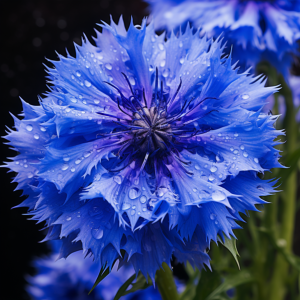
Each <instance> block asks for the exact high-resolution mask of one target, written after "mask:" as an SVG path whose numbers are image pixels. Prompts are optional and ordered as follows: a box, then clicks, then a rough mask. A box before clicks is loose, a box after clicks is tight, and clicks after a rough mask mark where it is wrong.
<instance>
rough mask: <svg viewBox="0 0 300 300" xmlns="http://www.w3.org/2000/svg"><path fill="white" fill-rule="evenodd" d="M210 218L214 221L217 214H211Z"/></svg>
mask: <svg viewBox="0 0 300 300" xmlns="http://www.w3.org/2000/svg"><path fill="white" fill-rule="evenodd" d="M209 217H210V219H211V220H214V219H215V218H216V217H217V215H215V214H210V216H209Z"/></svg>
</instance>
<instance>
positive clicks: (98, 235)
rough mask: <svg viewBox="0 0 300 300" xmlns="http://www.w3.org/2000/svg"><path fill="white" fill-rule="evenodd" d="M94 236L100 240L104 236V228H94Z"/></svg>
mask: <svg viewBox="0 0 300 300" xmlns="http://www.w3.org/2000/svg"><path fill="white" fill-rule="evenodd" d="M92 236H93V237H94V238H95V239H97V240H100V239H101V238H102V237H103V230H102V229H101V228H99V229H93V230H92Z"/></svg>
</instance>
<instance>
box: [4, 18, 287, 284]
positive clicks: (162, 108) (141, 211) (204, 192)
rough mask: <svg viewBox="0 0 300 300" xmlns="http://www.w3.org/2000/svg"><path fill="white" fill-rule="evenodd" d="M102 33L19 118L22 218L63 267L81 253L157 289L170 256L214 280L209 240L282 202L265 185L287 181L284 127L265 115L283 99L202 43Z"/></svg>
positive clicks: (15, 142)
mask: <svg viewBox="0 0 300 300" xmlns="http://www.w3.org/2000/svg"><path fill="white" fill-rule="evenodd" d="M103 27H104V30H103V32H102V34H100V33H99V32H97V38H96V39H95V42H96V46H93V45H92V44H91V43H90V42H89V41H88V40H87V39H85V40H83V41H82V42H83V44H82V46H81V47H80V46H77V47H76V58H73V57H71V56H70V55H68V57H67V58H65V57H62V56H60V60H59V61H52V63H53V64H54V66H55V68H54V69H51V68H48V72H49V79H50V81H51V83H52V87H51V88H50V92H48V93H47V94H46V95H45V96H44V98H43V99H41V105H40V106H31V105H29V104H27V103H25V102H23V109H24V119H23V120H22V121H20V120H18V119H17V118H15V127H16V131H10V133H9V134H8V136H7V139H8V140H9V144H10V145H11V146H13V147H14V149H16V150H17V151H18V152H19V153H20V154H19V155H18V156H17V157H16V158H14V159H13V162H9V163H7V165H8V166H9V167H10V168H11V170H13V171H15V172H17V173H18V175H17V177H16V178H15V181H16V182H18V189H23V190H24V194H28V195H29V197H28V199H27V200H25V201H24V202H23V203H22V204H21V205H20V206H26V207H29V209H30V211H31V214H33V219H35V220H38V221H39V222H42V221H46V224H47V226H48V228H49V231H48V234H47V237H46V239H45V240H52V239H62V241H63V246H62V250H61V251H60V257H67V256H68V255H69V254H70V253H72V252H74V251H78V250H80V249H83V250H84V254H87V253H90V252H91V253H92V254H93V256H94V257H95V259H96V260H97V261H100V264H101V266H105V265H106V266H108V267H109V268H112V266H113V264H114V261H115V260H116V259H119V260H121V262H122V261H125V260H128V261H129V262H130V263H131V264H132V265H133V267H134V269H135V271H136V272H138V271H139V270H141V272H142V273H143V274H144V275H145V276H147V274H149V276H150V277H151V278H152V279H154V275H155V272H156V270H157V269H159V268H160V267H161V265H162V263H163V262H166V263H167V264H168V265H170V259H171V256H172V254H174V255H175V257H176V258H177V260H178V261H179V262H187V261H189V262H190V263H191V264H192V265H193V266H197V267H198V268H200V269H201V268H202V267H203V265H204V264H206V265H208V266H209V256H208V255H207V253H206V252H207V248H209V247H210V242H211V240H213V241H217V236H218V235H219V236H221V238H223V239H224V236H227V237H230V235H231V236H234V234H233V231H232V229H234V228H239V226H238V225H237V224H236V223H235V220H242V218H241V217H240V215H239V212H245V211H246V210H256V208H255V206H254V205H255V204H259V203H264V201H263V200H261V199H260V198H259V196H264V195H269V194H271V193H272V192H273V185H274V182H273V183H272V182H271V181H270V180H261V179H259V178H258V177H257V172H264V171H265V170H269V169H271V168H273V167H280V164H279V163H278V158H279V151H278V150H276V149H274V148H273V146H275V145H277V144H278V143H279V142H274V141H273V140H274V138H276V137H277V136H278V135H280V134H282V132H281V131H278V130H275V129H274V127H273V123H274V122H275V121H276V119H277V117H276V116H271V115H266V114H263V113H261V108H262V107H263V106H264V104H265V103H266V98H267V97H268V96H269V95H271V94H272V93H273V92H275V91H276V90H277V88H276V87H273V88H264V83H265V81H264V80H263V79H262V78H261V77H253V76H249V75H248V74H247V73H243V74H237V70H235V69H234V68H235V66H233V67H232V66H231V58H230V57H229V58H221V57H222V51H223V48H224V47H223V46H221V41H220V40H217V41H215V42H213V41H212V40H206V39H205V38H203V39H201V38H199V32H196V33H193V30H192V29H189V28H188V29H187V30H186V31H185V33H184V34H182V35H179V36H178V37H175V36H174V35H172V36H171V38H170V39H169V40H168V41H165V40H164V35H161V36H159V37H158V36H156V35H155V33H154V28H153V25H149V26H148V27H146V21H145V20H144V21H143V23H142V25H141V26H140V28H137V27H135V26H134V25H133V23H131V25H130V27H129V29H128V31H126V29H125V27H124V24H123V21H122V19H121V20H120V22H119V24H118V25H116V24H115V23H113V22H112V23H111V26H109V25H106V24H105V25H103ZM258 140H259V141H260V143H259V144H257V143H256V142H257V141H258ZM254 141H255V143H254ZM157 245H159V247H157ZM121 250H124V253H125V254H124V255H121Z"/></svg>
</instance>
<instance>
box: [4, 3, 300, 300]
mask: <svg viewBox="0 0 300 300" xmlns="http://www.w3.org/2000/svg"><path fill="white" fill-rule="evenodd" d="M0 5H1V7H0V11H1V17H0V21H1V27H0V28H1V56H0V76H1V81H0V82H1V109H0V113H1V119H0V120H1V126H0V131H1V136H4V135H5V126H8V127H10V128H12V127H13V120H12V118H11V116H10V114H9V112H11V113H12V114H14V115H18V114H20V113H21V110H22V107H21V102H20V100H19V97H20V96H21V97H22V98H23V99H24V100H25V101H26V102H28V103H30V104H35V105H36V104H38V101H37V95H42V94H43V93H44V92H45V91H46V80H45V76H46V72H45V71H44V69H45V67H44V66H43V63H45V64H48V65H50V63H49V62H47V60H46V59H45V58H48V59H54V60H55V59H56V58H57V55H56V54H55V51H57V52H58V53H60V54H65V48H67V49H68V51H69V52H70V54H71V55H74V46H73V41H75V42H76V43H79V44H80V39H81V36H82V35H83V33H85V34H86V35H87V37H91V36H92V35H94V29H93V28H98V29H99V26H96V23H100V20H103V21H105V22H108V23H109V19H110V14H111V15H112V16H113V18H114V20H115V21H117V20H118V18H119V17H120V15H121V14H122V15H123V17H124V20H125V24H127V25H128V24H129V22H130V16H131V15H132V16H133V20H134V22H135V23H136V24H140V22H141V20H142V18H143V16H144V15H145V14H147V9H146V4H145V3H143V2H142V1H141V0H140V1H138V0H130V1H128V0H127V1H124V0H97V1H96V0H81V1H71V0H68V1H66V0H44V1H37V0H35V1H34V0H20V1H14V0H10V1H8V0H6V1H4V0H1V4H0ZM294 70H295V72H294V73H298V74H300V72H299V66H298V69H297V68H294ZM2 142H4V140H2ZM0 145H1V143H0ZM14 155H15V153H14V152H13V151H11V150H9V148H8V147H7V146H3V145H1V159H0V164H1V163H2V162H3V161H4V160H5V158H6V157H11V156H14ZM6 171H7V169H3V168H1V169H0V172H1V173H0V175H1V179H0V182H1V226H0V228H1V232H0V234H1V235H0V238H1V275H2V276H1V277H2V279H1V281H0V282H1V293H0V295H1V299H3V300H21V299H29V297H28V295H27V294H26V292H25V288H24V287H25V284H26V281H25V278H24V276H25V275H28V274H30V275H33V274H34V269H33V268H32V267H31V261H32V259H33V258H35V257H37V256H42V255H43V254H46V253H47V251H48V250H47V248H46V245H45V244H43V243H39V241H40V240H42V239H43V236H44V234H43V232H42V231H41V229H42V228H43V225H42V224H38V225H36V224H35V222H34V221H28V220H27V218H28V216H26V215H22V214H25V213H26V209H25V208H24V209H20V208H19V209H13V210H12V209H11V207H13V206H15V205H18V204H19V203H20V202H22V200H24V198H21V197H20V196H21V192H20V191H16V192H13V190H14V188H15V187H16V184H12V183H10V182H11V180H12V178H13V174H11V173H10V174H7V173H6ZM298 219H299V218H298ZM298 223H299V220H298ZM297 226H298V227H299V226H300V224H297V225H296V228H297ZM295 241H296V239H295ZM294 250H295V253H297V254H298V255H299V253H300V241H299V239H298V240H297V241H296V243H295V248H294ZM3 277H4V279H3ZM8 294H9V295H8ZM3 295H5V296H4V297H3Z"/></svg>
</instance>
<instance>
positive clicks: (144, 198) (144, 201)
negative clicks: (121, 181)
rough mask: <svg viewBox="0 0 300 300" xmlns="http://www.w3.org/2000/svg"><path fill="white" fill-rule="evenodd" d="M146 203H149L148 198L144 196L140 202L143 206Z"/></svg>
mask: <svg viewBox="0 0 300 300" xmlns="http://www.w3.org/2000/svg"><path fill="white" fill-rule="evenodd" d="M146 201H147V198H146V196H142V197H141V198H140V202H141V203H142V204H144V203H146Z"/></svg>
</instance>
